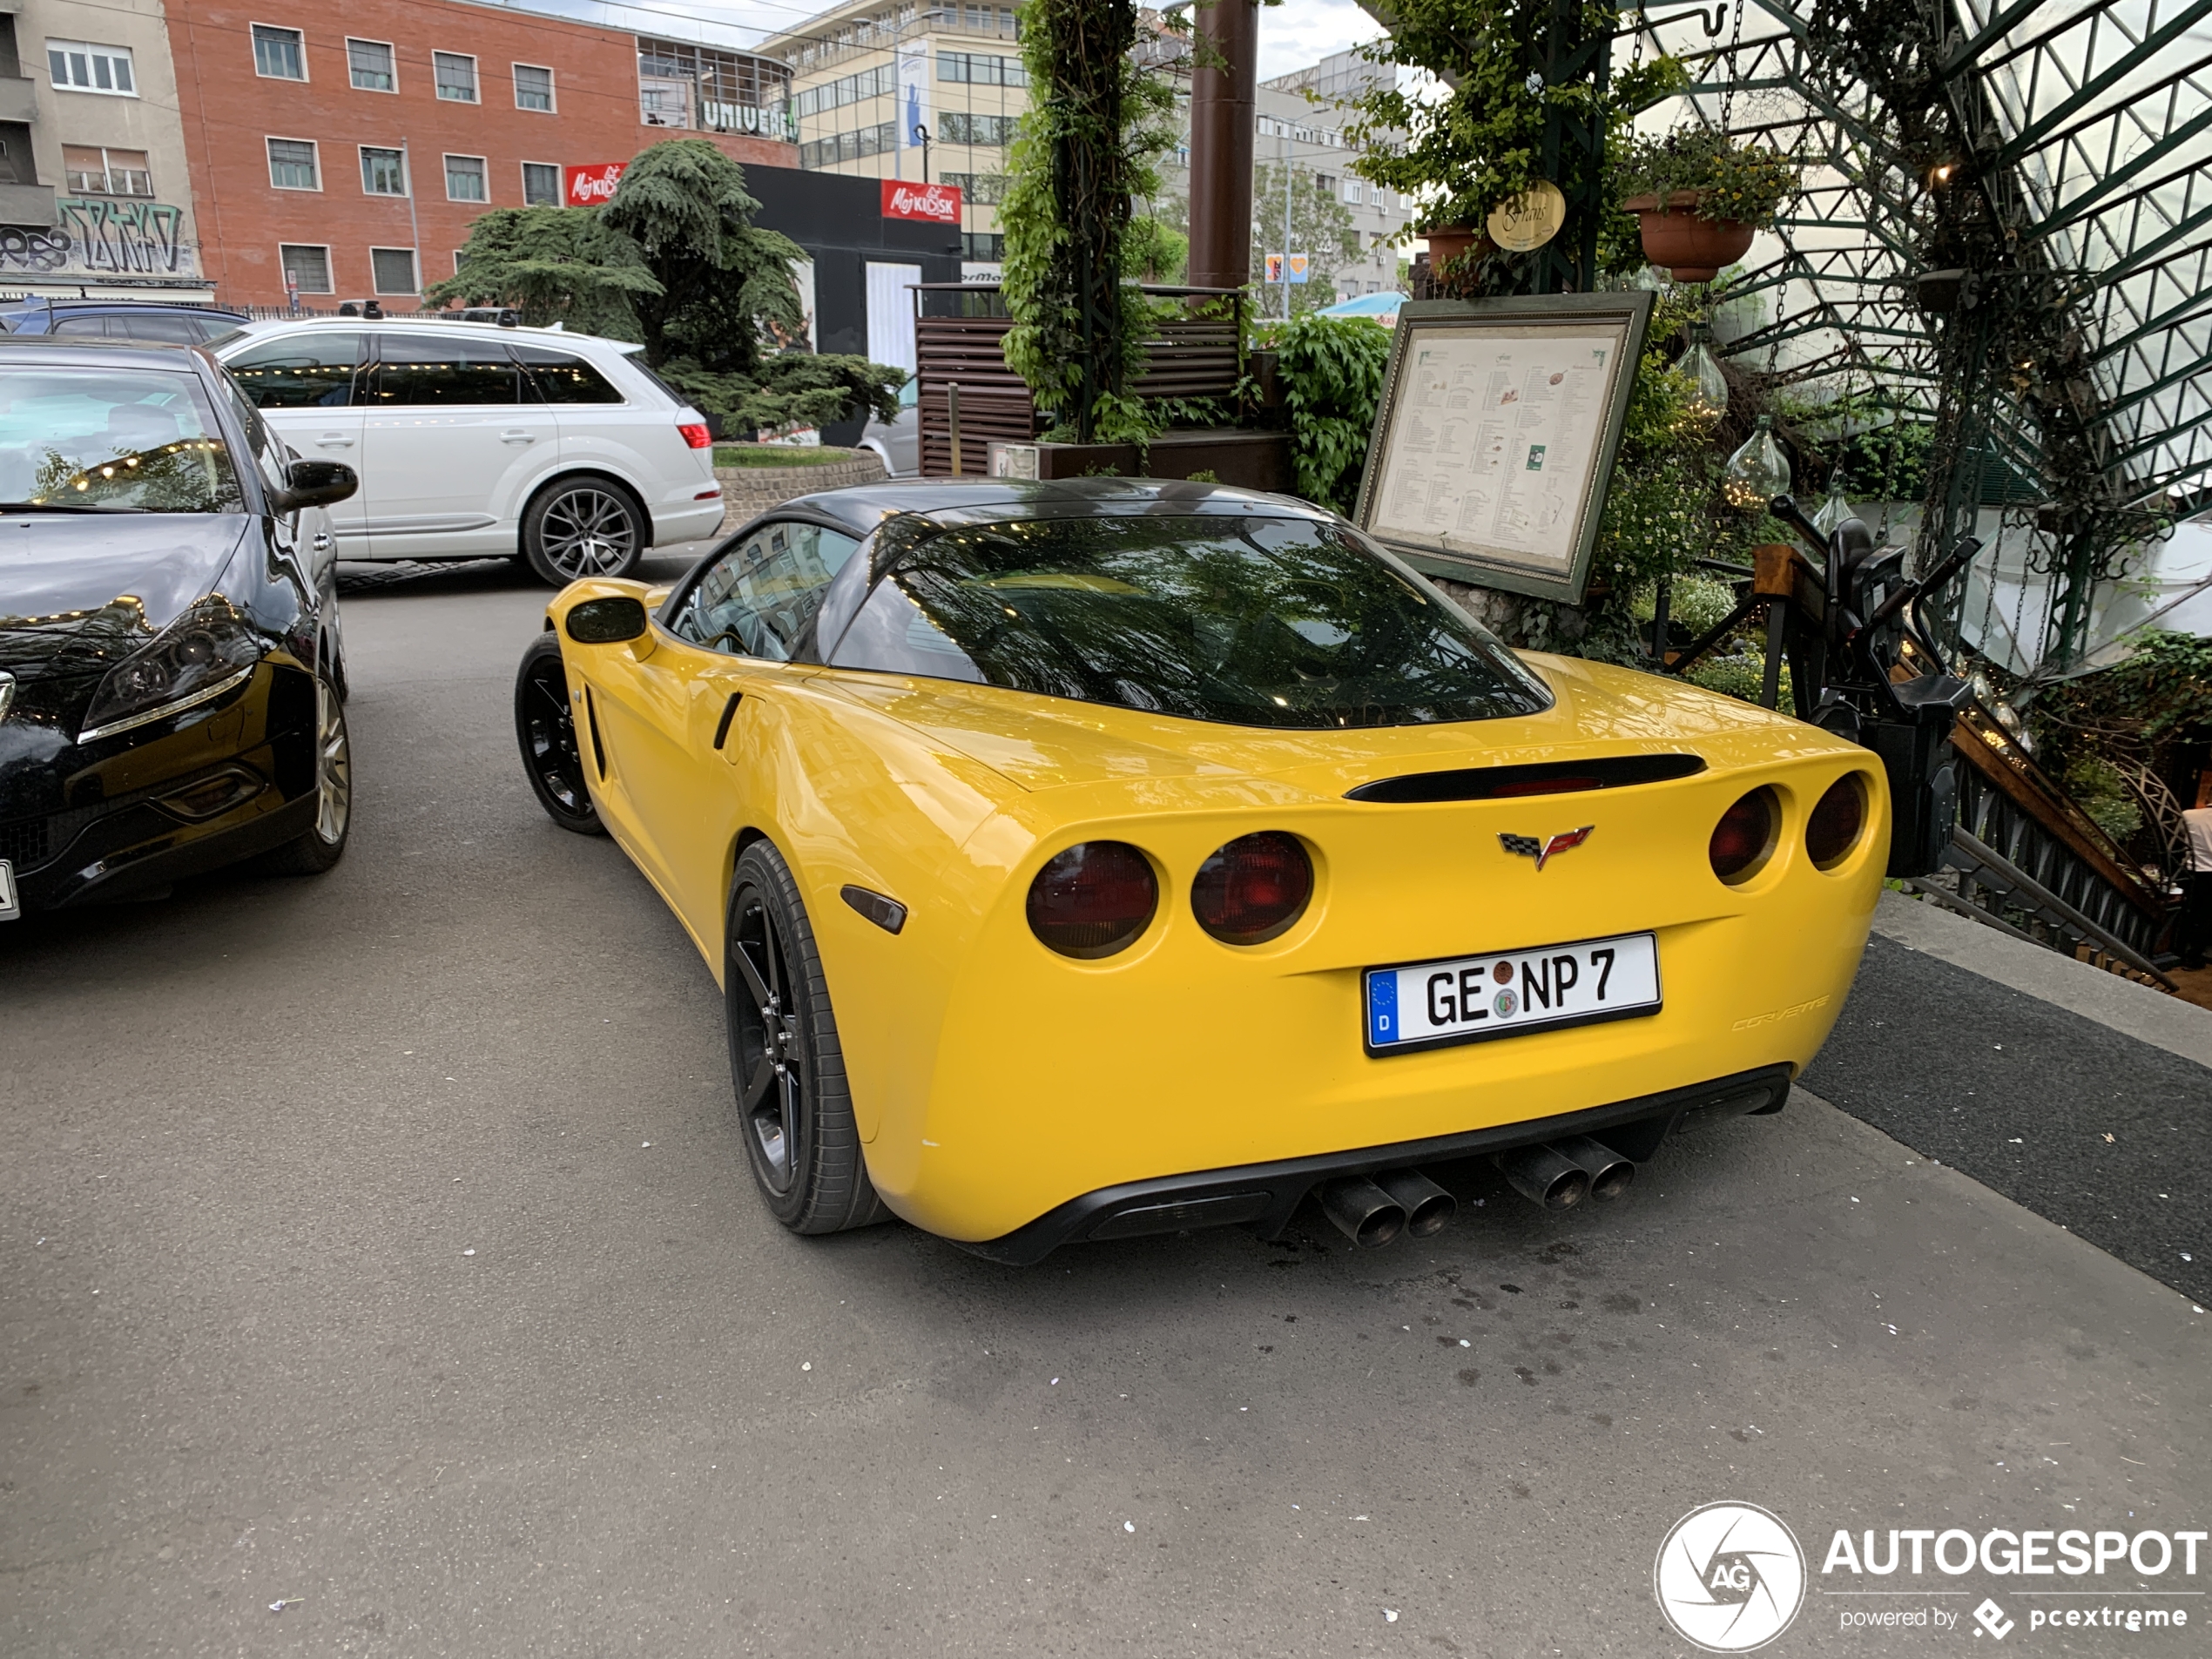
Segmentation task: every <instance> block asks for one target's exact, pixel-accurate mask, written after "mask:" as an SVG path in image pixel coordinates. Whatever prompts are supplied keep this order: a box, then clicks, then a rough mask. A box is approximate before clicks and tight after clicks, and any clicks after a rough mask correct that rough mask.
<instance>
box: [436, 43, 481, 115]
mask: <svg viewBox="0 0 2212 1659" xmlns="http://www.w3.org/2000/svg"><path fill="white" fill-rule="evenodd" d="M430 67H431V69H432V70H433V71H435V74H436V76H437V82H438V96H439V97H440V98H448V99H450V100H452V101H453V102H454V103H455V104H474V103H475V101H476V60H475V58H473V57H463V56H462V54H461V53H459V52H432V53H431V54H430Z"/></svg>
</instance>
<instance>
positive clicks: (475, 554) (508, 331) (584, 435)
mask: <svg viewBox="0 0 2212 1659" xmlns="http://www.w3.org/2000/svg"><path fill="white" fill-rule="evenodd" d="M639 349H640V348H639V347H636V346H631V345H626V344H624V343H623V342H621V341H612V340H599V339H595V338H593V337H591V336H590V335H587V334H565V333H563V332H562V331H560V330H559V329H552V328H508V327H496V326H494V325H492V324H489V323H473V322H457V321H456V322H444V321H440V320H437V319H435V318H432V317H421V318H408V319H396V318H394V319H382V320H378V319H370V318H361V317H315V318H303V319H300V320H280V321H275V322H255V323H248V324H246V326H245V327H243V328H242V329H240V330H239V332H238V333H236V334H232V335H230V336H228V337H226V338H225V339H223V340H221V341H218V342H216V343H215V345H214V346H213V347H212V350H213V351H214V353H215V354H216V356H218V357H219V358H220V359H221V360H222V361H223V363H224V365H225V366H226V368H229V369H230V371H231V373H232V374H233V375H235V376H236V377H237V379H238V381H239V385H241V386H242V387H244V388H246V395H247V396H248V397H250V398H252V399H253V401H254V403H255V405H256V406H257V407H259V408H260V411H261V414H262V416H263V418H264V419H266V421H268V423H269V424H270V425H271V426H273V427H274V428H276V429H277V431H278V432H279V433H280V434H281V435H283V437H284V439H285V441H286V442H287V443H289V444H290V445H291V446H292V447H293V448H294V449H296V450H298V451H299V452H300V454H301V455H305V456H307V457H310V458H320V459H323V460H328V461H343V462H346V463H347V465H348V466H350V467H352V468H353V469H354V471H355V472H357V473H358V474H360V475H361V493H360V494H359V495H357V496H354V498H353V499H352V500H351V501H348V502H341V503H340V504H339V506H338V507H336V508H335V509H333V511H332V513H331V520H332V523H331V529H333V530H334V532H335V533H336V535H337V537H338V556H339V557H340V558H341V559H468V558H479V559H480V558H485V557H492V556H509V557H516V558H522V559H526V560H528V561H529V566H530V568H531V569H532V570H535V571H536V572H537V574H538V575H539V576H540V577H543V579H544V580H546V581H548V582H550V583H553V584H554V585H555V586H556V587H559V586H563V585H565V584H566V583H570V582H573V581H575V580H576V579H577V577H587V576H627V575H628V574H629V573H630V572H631V570H635V569H636V568H637V562H638V561H639V560H640V559H641V558H643V557H644V552H645V550H646V549H647V548H649V547H651V546H652V545H653V544H654V543H671V542H687V541H691V540H694V539H696V538H698V537H700V536H711V535H712V534H713V533H714V531H715V529H717V527H718V526H719V525H720V523H721V522H722V489H721V486H720V485H719V484H718V483H717V482H715V479H714V448H713V442H712V440H711V438H710V437H709V435H708V433H707V426H706V418H705V416H704V415H701V414H699V412H698V410H697V409H695V408H691V406H690V405H689V404H687V403H686V402H685V401H684V400H683V398H682V397H681V396H680V395H678V394H677V393H676V392H675V391H673V390H671V388H669V387H668V386H667V385H666V384H664V382H663V381H661V380H660V379H659V377H658V376H657V375H655V374H653V373H652V372H651V370H650V369H648V368H646V367H645V366H644V363H642V362H640V361H636V360H635V354H636V353H637V351H638V350H639Z"/></svg>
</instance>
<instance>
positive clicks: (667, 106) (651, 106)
mask: <svg viewBox="0 0 2212 1659" xmlns="http://www.w3.org/2000/svg"><path fill="white" fill-rule="evenodd" d="M637 118H638V119H639V120H640V121H642V122H643V123H644V125H647V126H649V127H687V126H689V125H691V86H690V85H689V84H688V83H686V82H684V81H640V82H639V83H638V84H637Z"/></svg>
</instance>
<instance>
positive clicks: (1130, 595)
mask: <svg viewBox="0 0 2212 1659" xmlns="http://www.w3.org/2000/svg"><path fill="white" fill-rule="evenodd" d="M829 661H830V664H831V665H832V666H833V667H838V668H854V669H873V670H876V671H882V672H887V673H895V674H914V675H921V676H926V677H927V678H934V679H954V680H968V681H973V682H975V683H978V684H981V685H999V686H1004V687H1006V688H1007V689H1008V690H1011V691H1034V692H1038V693H1041V694H1042V695H1044V696H1047V697H1062V698H1073V699H1075V700H1076V701H1079V702H1085V703H1105V704H1111V705H1117V706H1119V707H1123V708H1130V709H1140V710H1143V711H1148V712H1151V713H1157V714H1168V715H1177V716H1180V717H1183V718H1187V719H1195V720H1211V721H1217V722H1220V723H1222V724H1225V725H1249V726H1286V727H1304V728H1328V727H1350V726H1385V725H1424V724H1428V723H1431V722H1439V721H1447V720H1487V719H1495V718H1501V717H1503V716H1507V715H1521V714H1533V713H1535V712H1538V711H1541V710H1542V709H1544V708H1546V707H1548V705H1549V704H1550V701H1551V698H1550V694H1549V693H1548V691H1546V690H1545V689H1544V686H1543V684H1542V682H1541V681H1540V680H1538V679H1536V678H1535V677H1534V675H1532V674H1531V673H1530V672H1529V671H1527V669H1525V668H1524V667H1522V666H1521V664H1520V662H1519V661H1518V660H1516V659H1515V658H1514V656H1513V654H1512V653H1511V652H1509V651H1507V650H1506V649H1505V648H1504V647H1503V646H1502V645H1501V644H1498V642H1497V641H1496V640H1495V639H1494V638H1492V637H1490V636H1489V635H1488V634H1487V633H1485V632H1484V631H1482V630H1481V629H1480V628H1479V627H1477V626H1476V625H1475V624H1474V622H1473V620H1472V619H1470V618H1469V617H1467V616H1466V615H1465V613H1463V612H1462V611H1460V610H1459V609H1458V608H1457V607H1456V606H1454V605H1453V604H1450V603H1449V602H1448V601H1447V600H1446V599H1445V598H1444V597H1442V596H1441V595H1440V594H1438V593H1436V592H1435V591H1434V590H1429V589H1427V588H1426V587H1425V586H1424V585H1423V584H1422V583H1420V582H1419V581H1418V580H1417V579H1416V578H1414V577H1411V576H1410V575H1408V574H1406V573H1405V572H1404V571H1402V570H1399V568H1397V567H1395V566H1394V565H1393V564H1392V563H1389V562H1388V561H1387V560H1386V559H1385V558H1384V557H1383V556H1380V555H1379V554H1378V553H1377V552H1375V551H1374V550H1372V549H1371V548H1369V547H1368V546H1367V545H1366V543H1363V542H1362V541H1361V540H1360V539H1359V537H1358V536H1355V535H1354V534H1353V533H1352V532H1351V531H1350V530H1348V529H1345V528H1343V527H1342V526H1339V525H1336V524H1331V523H1325V522H1316V521H1313V520H1309V519H1289V518H1284V519H1269V518H1250V519H1231V518H1219V517H1207V518H1149V517H1113V518H1086V519H1055V520H1044V521H1038V522H1033V523H1011V524H1001V525H992V526H988V527H982V528H974V529H953V530H947V531H944V532H942V533H941V534H939V535H937V536H932V537H930V538H929V539H927V540H926V541H924V542H922V543H920V544H919V545H917V546H914V547H912V548H910V549H909V550H907V552H905V553H904V554H902V555H900V556H899V557H898V558H897V559H896V560H895V561H894V563H893V565H892V568H891V569H890V570H888V572H887V574H885V575H884V576H883V577H881V579H880V581H878V582H877V583H876V584H875V587H874V589H873V591H872V592H870V593H869V595H868V597H867V600H866V601H865V602H864V603H863V604H861V606H860V610H859V613H858V614H857V615H856V616H854V617H853V621H852V624H851V625H850V626H849V627H847V628H846V629H845V631H844V633H843V636H842V637H840V639H839V640H838V642H837V644H836V645H835V646H834V647H833V649H832V651H831V653H830V658H829Z"/></svg>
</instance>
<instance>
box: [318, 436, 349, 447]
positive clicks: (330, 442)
mask: <svg viewBox="0 0 2212 1659" xmlns="http://www.w3.org/2000/svg"><path fill="white" fill-rule="evenodd" d="M353 447H354V441H353V440H352V439H351V438H349V437H347V435H345V434H344V433H342V432H326V433H324V434H323V435H322V436H320V438H317V439H316V440H315V448H318V449H350V448H353Z"/></svg>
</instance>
